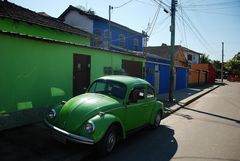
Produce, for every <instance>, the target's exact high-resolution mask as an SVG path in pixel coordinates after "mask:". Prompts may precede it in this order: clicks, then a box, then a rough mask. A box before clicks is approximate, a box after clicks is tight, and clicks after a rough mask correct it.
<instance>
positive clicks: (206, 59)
mask: <svg viewBox="0 0 240 161" xmlns="http://www.w3.org/2000/svg"><path fill="white" fill-rule="evenodd" d="M200 63H202V64H208V63H211V59H209V55H206V54H203V55H201V56H200Z"/></svg>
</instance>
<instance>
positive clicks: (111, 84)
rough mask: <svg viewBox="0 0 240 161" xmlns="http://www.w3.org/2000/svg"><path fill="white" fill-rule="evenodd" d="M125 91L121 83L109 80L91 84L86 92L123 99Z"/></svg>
mask: <svg viewBox="0 0 240 161" xmlns="http://www.w3.org/2000/svg"><path fill="white" fill-rule="evenodd" d="M126 91H127V89H126V86H125V85H124V84H122V83H119V82H116V81H110V80H97V81H95V82H93V83H92V85H91V86H90V88H89V89H88V91H87V92H88V93H101V94H104V95H108V96H110V97H115V98H118V99H124V98H125V94H126Z"/></svg>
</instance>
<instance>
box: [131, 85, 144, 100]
mask: <svg viewBox="0 0 240 161" xmlns="http://www.w3.org/2000/svg"><path fill="white" fill-rule="evenodd" d="M143 99H144V88H143V87H142V88H134V89H133V90H132V91H131V93H130V96H129V99H128V101H129V103H137V102H138V101H140V100H143Z"/></svg>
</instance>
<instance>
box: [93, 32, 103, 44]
mask: <svg viewBox="0 0 240 161" xmlns="http://www.w3.org/2000/svg"><path fill="white" fill-rule="evenodd" d="M93 42H94V44H93V45H94V46H97V47H99V46H101V44H102V41H101V32H100V30H99V29H96V30H94V40H93Z"/></svg>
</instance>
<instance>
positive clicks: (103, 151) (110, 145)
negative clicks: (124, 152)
mask: <svg viewBox="0 0 240 161" xmlns="http://www.w3.org/2000/svg"><path fill="white" fill-rule="evenodd" d="M117 137H118V133H117V128H116V127H115V126H112V127H110V128H109V129H108V131H107V132H106V134H105V136H104V137H103V139H102V140H101V141H100V142H99V143H98V145H97V148H98V152H99V154H100V155H101V156H105V155H107V154H109V153H111V152H112V150H113V149H114V147H115V145H116V143H117Z"/></svg>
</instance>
